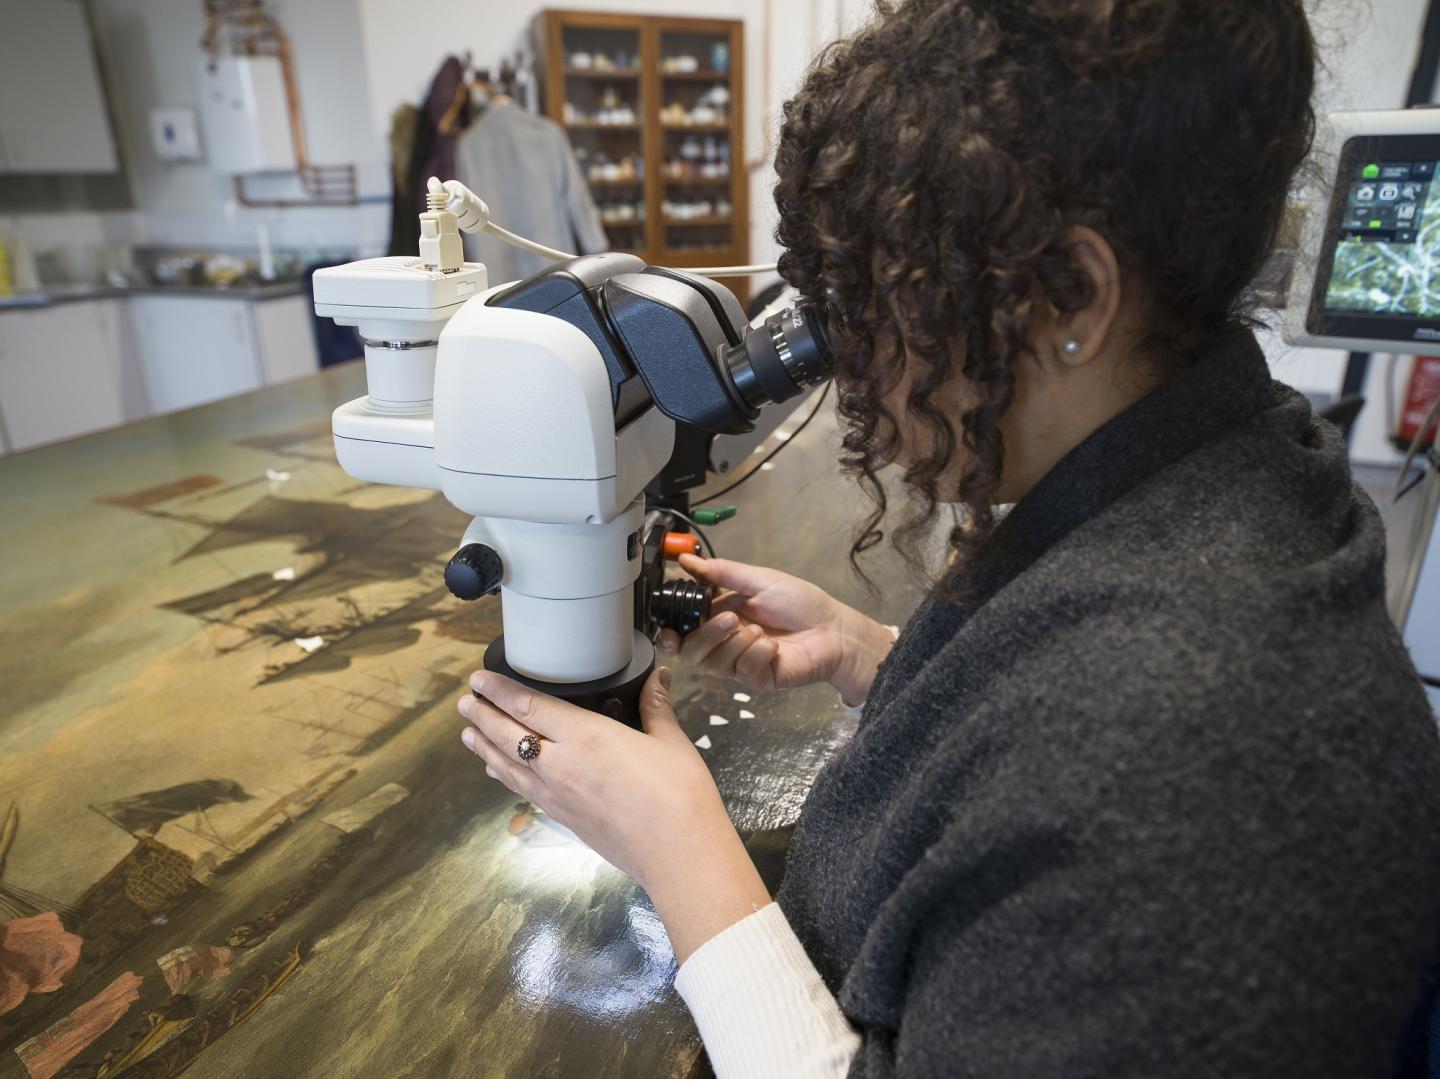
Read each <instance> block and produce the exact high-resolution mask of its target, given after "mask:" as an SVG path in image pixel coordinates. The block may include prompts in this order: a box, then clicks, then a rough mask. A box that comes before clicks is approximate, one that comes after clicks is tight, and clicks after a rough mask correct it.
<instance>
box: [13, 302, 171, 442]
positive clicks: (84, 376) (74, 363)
mask: <svg viewBox="0 0 1440 1079" xmlns="http://www.w3.org/2000/svg"><path fill="white" fill-rule="evenodd" d="M120 303H121V302H120V301H118V300H87V301H83V302H77V303H64V304H55V305H53V306H47V307H35V308H23V307H22V308H11V309H6V310H0V418H3V420H4V441H5V448H6V449H7V450H25V449H29V448H31V447H32V446H41V445H44V444H45V443H47V442H59V441H60V440H61V439H66V438H74V437H75V436H77V435H83V434H88V433H89V432H91V431H98V430H101V429H102V428H105V427H114V426H115V425H116V424H119V423H124V422H125V421H126V420H130V419H135V418H137V417H139V416H143V415H144V414H145V412H146V407H145V401H144V396H143V390H142V389H141V387H140V385H139V378H138V373H137V372H136V371H134V370H133V366H132V365H133V360H132V357H131V356H130V354H129V352H128V349H127V348H126V340H125V334H124V325H123V322H124V320H123V318H122V314H121V310H120Z"/></svg>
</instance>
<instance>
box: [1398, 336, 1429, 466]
mask: <svg viewBox="0 0 1440 1079" xmlns="http://www.w3.org/2000/svg"><path fill="white" fill-rule="evenodd" d="M1437 397H1440V356H1416V357H1415V366H1414V367H1412V368H1411V369H1410V388H1409V389H1408V390H1407V391H1406V392H1405V406H1404V407H1403V408H1402V409H1401V410H1400V430H1399V431H1397V432H1396V433H1395V440H1396V442H1397V443H1398V444H1400V445H1402V446H1405V447H1407V448H1408V447H1409V445H1410V443H1411V442H1413V441H1414V440H1415V436H1416V435H1417V434H1419V433H1420V425H1421V424H1422V423H1424V422H1425V417H1426V415H1428V414H1429V412H1430V408H1431V406H1432V405H1434V404H1435V398H1437ZM1435 427H1436V425H1435V424H1434V423H1432V424H1431V425H1430V430H1429V431H1428V432H1427V433H1426V435H1425V441H1424V443H1422V445H1430V444H1431V443H1433V442H1434V441H1435Z"/></svg>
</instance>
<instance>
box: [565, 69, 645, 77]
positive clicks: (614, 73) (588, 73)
mask: <svg viewBox="0 0 1440 1079" xmlns="http://www.w3.org/2000/svg"><path fill="white" fill-rule="evenodd" d="M565 77H566V78H567V79H638V78H639V77H640V69H639V68H637V67H623V68H622V67H617V68H612V69H611V70H609V71H602V70H600V69H599V68H593V67H567V68H566V69H565Z"/></svg>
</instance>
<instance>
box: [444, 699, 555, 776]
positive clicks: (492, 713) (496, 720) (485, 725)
mask: <svg viewBox="0 0 1440 1079" xmlns="http://www.w3.org/2000/svg"><path fill="white" fill-rule="evenodd" d="M459 708H460V714H461V715H463V716H464V717H465V718H466V719H468V720H469V721H470V722H471V723H473V724H474V725H475V727H476V729H477V730H479V732H480V733H481V734H483V735H484V736H485V737H486V738H487V739H488V740H489V741H490V742H491V744H492V745H496V746H499V747H500V750H501V752H502V753H504V754H505V756H507V757H509V758H510V760H512V761H514V762H515V763H516V764H519V765H525V766H529V765H531V764H533V763H534V762H535V761H538V760H539V758H538V757H536V758H535V759H534V761H526V760H524V759H523V758H522V757H521V756H520V739H522V738H524V737H525V736H526V735H527V734H534V733H535V732H534V731H532V730H531V729H530V728H529V727H526V726H523V725H522V724H520V723H517V722H516V721H515V720H513V719H511V718H510V717H509V716H507V715H506V714H505V713H504V712H502V711H500V709H498V708H496V707H495V706H494V705H493V704H490V703H488V702H487V701H477V700H476V699H475V698H474V697H470V698H463V697H462V698H461V700H460V704H459Z"/></svg>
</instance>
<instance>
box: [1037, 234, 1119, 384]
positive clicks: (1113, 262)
mask: <svg viewBox="0 0 1440 1079" xmlns="http://www.w3.org/2000/svg"><path fill="white" fill-rule="evenodd" d="M1065 242H1066V246H1067V248H1068V249H1069V251H1070V257H1071V259H1073V260H1074V262H1075V266H1076V268H1077V269H1078V270H1079V271H1080V272H1081V273H1083V274H1084V275H1085V276H1086V277H1087V278H1089V279H1090V302H1089V303H1087V304H1086V305H1085V306H1084V307H1082V308H1080V310H1078V311H1070V312H1063V313H1061V314H1059V315H1058V316H1057V317H1056V318H1055V320H1054V322H1053V323H1051V324H1050V325H1049V326H1048V327H1046V330H1045V335H1044V339H1042V340H1040V341H1038V342H1036V344H1037V345H1038V346H1039V348H1040V350H1042V351H1041V354H1042V355H1043V356H1044V357H1045V358H1046V359H1053V360H1054V361H1055V362H1057V363H1059V364H1061V365H1063V366H1066V367H1079V366H1083V365H1084V364H1088V363H1090V362H1091V361H1093V360H1094V359H1095V357H1096V356H1098V355H1100V353H1101V351H1102V350H1103V349H1104V346H1105V341H1106V338H1108V337H1109V336H1110V331H1111V328H1112V327H1113V326H1114V324H1115V314H1116V312H1117V311H1119V310H1120V299H1121V296H1120V292H1121V288H1120V262H1119V260H1118V259H1116V257H1115V251H1114V249H1113V248H1112V247H1111V246H1110V244H1109V243H1108V242H1106V240H1105V237H1103V236H1101V235H1100V234H1099V233H1098V232H1096V231H1095V230H1094V229H1092V228H1088V227H1086V226H1084V225H1075V226H1073V227H1072V228H1071V229H1070V230H1069V232H1067V233H1066V235H1065Z"/></svg>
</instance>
